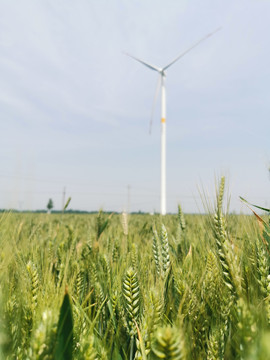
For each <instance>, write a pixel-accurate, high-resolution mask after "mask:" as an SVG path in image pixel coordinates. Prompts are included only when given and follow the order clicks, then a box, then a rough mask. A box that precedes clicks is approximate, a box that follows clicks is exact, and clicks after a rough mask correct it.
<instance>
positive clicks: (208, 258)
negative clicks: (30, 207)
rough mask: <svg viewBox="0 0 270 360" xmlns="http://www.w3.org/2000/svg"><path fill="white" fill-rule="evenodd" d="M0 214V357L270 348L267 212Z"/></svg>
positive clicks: (208, 355)
mask: <svg viewBox="0 0 270 360" xmlns="http://www.w3.org/2000/svg"><path fill="white" fill-rule="evenodd" d="M224 186H225V184H224V178H222V179H221V181H220V184H219V187H218V190H217V196H216V203H215V204H213V208H214V210H213V211H211V212H209V213H208V214H206V215H185V214H184V213H183V211H182V209H181V207H180V206H179V207H178V215H167V216H163V217H160V216H159V215H154V216H150V215H126V214H122V215H118V214H111V215H108V214H104V213H103V212H102V211H100V212H99V214H95V215H69V214H62V215H55V214H51V215H45V214H38V215H37V214H15V213H3V214H2V215H1V219H0V242H1V248H0V269H1V271H0V276H1V287H0V316H1V323H0V326H1V327H0V358H1V359H8V360H10V359H19V360H24V359H44V360H45V359H57V360H61V359H63V360H64V359H65V360H69V359H81V360H83V359H84V360H88V359H89V360H90V359H114V360H124V359H129V360H131V359H143V360H145V359H175V360H177V359H184V360H191V359H207V360H214V359H247V360H249V359H269V358H270V332H269V325H270V275H269V249H270V247H269V245H270V231H269V224H268V218H267V217H264V219H262V218H261V217H258V218H256V216H254V215H252V214H251V215H250V216H248V215H229V214H226V213H225V212H224V210H223V196H224Z"/></svg>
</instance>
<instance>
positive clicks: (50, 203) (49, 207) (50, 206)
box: [47, 199, 53, 214]
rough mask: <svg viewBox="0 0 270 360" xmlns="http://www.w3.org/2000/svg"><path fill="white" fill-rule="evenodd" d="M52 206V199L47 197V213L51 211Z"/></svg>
mask: <svg viewBox="0 0 270 360" xmlns="http://www.w3.org/2000/svg"><path fill="white" fill-rule="evenodd" d="M52 208H53V201H52V199H49V201H48V204H47V209H48V214H50V213H51V210H52Z"/></svg>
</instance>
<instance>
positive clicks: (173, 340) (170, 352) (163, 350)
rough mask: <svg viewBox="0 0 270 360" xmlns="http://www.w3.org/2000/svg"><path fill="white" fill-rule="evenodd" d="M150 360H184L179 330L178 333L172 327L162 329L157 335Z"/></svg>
mask: <svg viewBox="0 0 270 360" xmlns="http://www.w3.org/2000/svg"><path fill="white" fill-rule="evenodd" d="M150 358H151V359H152V360H156V359H166V360H180V359H184V355H183V347H182V346H181V342H180V339H179V330H178V331H177V332H176V330H175V329H173V328H171V327H167V328H160V329H159V330H158V332H157V334H156V340H155V342H154V346H153V348H152V352H151V357H150Z"/></svg>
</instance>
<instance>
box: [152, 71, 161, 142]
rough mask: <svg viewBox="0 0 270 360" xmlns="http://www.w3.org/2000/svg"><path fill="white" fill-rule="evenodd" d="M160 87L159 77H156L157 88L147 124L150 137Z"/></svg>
mask: <svg viewBox="0 0 270 360" xmlns="http://www.w3.org/2000/svg"><path fill="white" fill-rule="evenodd" d="M160 85H161V76H158V81H157V87H156V91H155V97H154V100H153V104H152V111H151V118H150V123H149V134H150V135H151V130H152V123H153V118H154V112H155V108H156V104H157V99H158V94H159V90H160Z"/></svg>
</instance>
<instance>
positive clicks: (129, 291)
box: [123, 268, 140, 329]
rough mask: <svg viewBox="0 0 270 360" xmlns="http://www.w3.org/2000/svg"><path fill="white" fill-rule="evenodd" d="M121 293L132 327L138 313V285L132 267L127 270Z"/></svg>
mask: <svg viewBox="0 0 270 360" xmlns="http://www.w3.org/2000/svg"><path fill="white" fill-rule="evenodd" d="M123 295H124V299H125V305H126V306H125V307H126V311H127V314H128V318H129V321H130V324H129V325H130V327H131V328H133V329H134V324H135V321H136V322H137V321H138V318H139V314H140V287H139V283H138V279H137V273H136V272H135V271H134V269H133V268H129V269H128V270H127V273H126V276H125V279H124V281H123Z"/></svg>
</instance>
